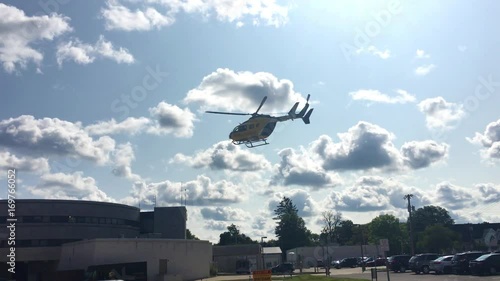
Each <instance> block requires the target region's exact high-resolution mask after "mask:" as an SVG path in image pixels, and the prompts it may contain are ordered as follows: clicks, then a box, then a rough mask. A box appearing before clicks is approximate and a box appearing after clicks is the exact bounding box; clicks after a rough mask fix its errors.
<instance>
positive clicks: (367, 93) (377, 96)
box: [349, 89, 416, 104]
mask: <svg viewBox="0 0 500 281" xmlns="http://www.w3.org/2000/svg"><path fill="white" fill-rule="evenodd" d="M395 91H396V93H397V94H396V95H395V96H389V95H387V94H384V93H381V92H380V91H378V90H372V89H360V90H357V91H354V92H350V93H349V96H351V98H352V99H353V100H361V101H368V102H379V103H392V104H395V103H409V102H415V101H416V98H415V96H414V95H412V94H410V93H408V92H407V91H405V90H401V89H397V90H395Z"/></svg>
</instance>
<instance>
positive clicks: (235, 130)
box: [234, 125, 247, 132]
mask: <svg viewBox="0 0 500 281" xmlns="http://www.w3.org/2000/svg"><path fill="white" fill-rule="evenodd" d="M246 129H247V125H241V126H238V127H236V128H234V132H242V131H246Z"/></svg>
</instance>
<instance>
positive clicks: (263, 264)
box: [260, 236, 267, 269]
mask: <svg viewBox="0 0 500 281" xmlns="http://www.w3.org/2000/svg"><path fill="white" fill-rule="evenodd" d="M264 239H267V236H262V237H260V249H261V253H260V255H261V256H262V269H266V261H265V260H264Z"/></svg>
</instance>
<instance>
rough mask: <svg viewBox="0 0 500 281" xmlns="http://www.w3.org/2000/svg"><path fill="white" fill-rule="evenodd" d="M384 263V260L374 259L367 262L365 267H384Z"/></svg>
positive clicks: (385, 260)
mask: <svg viewBox="0 0 500 281" xmlns="http://www.w3.org/2000/svg"><path fill="white" fill-rule="evenodd" d="M386 262H387V259H386V258H376V259H375V260H372V261H369V262H367V263H366V267H374V266H384V265H385V264H386Z"/></svg>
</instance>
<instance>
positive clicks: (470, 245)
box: [450, 223, 500, 252]
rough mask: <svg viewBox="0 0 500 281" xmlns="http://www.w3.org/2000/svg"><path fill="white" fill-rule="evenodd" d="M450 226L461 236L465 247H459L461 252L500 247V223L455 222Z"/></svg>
mask: <svg viewBox="0 0 500 281" xmlns="http://www.w3.org/2000/svg"><path fill="white" fill-rule="evenodd" d="M450 228H451V229H452V230H454V231H456V232H458V233H459V234H460V236H461V240H462V243H463V248H462V249H457V251H459V252H460V251H469V250H490V251H494V250H496V249H498V244H499V243H498V241H499V240H500V223H478V224H471V223H467V224H453V225H451V226H450Z"/></svg>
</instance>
